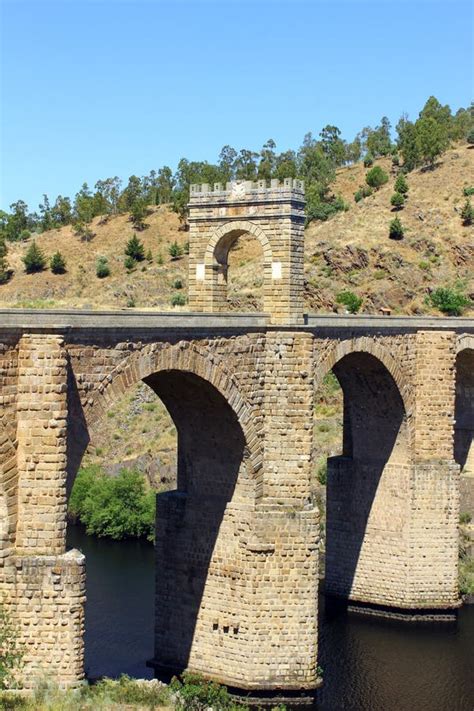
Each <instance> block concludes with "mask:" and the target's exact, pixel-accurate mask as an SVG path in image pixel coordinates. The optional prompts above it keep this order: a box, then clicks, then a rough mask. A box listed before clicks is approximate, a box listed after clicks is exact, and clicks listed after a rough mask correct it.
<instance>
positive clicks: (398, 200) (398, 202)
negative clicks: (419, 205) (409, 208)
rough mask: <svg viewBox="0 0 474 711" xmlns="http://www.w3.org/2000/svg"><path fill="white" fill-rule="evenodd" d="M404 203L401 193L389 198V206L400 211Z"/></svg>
mask: <svg viewBox="0 0 474 711" xmlns="http://www.w3.org/2000/svg"><path fill="white" fill-rule="evenodd" d="M404 202H405V198H404V197H403V195H402V194H401V193H393V195H392V197H391V198H390V204H391V205H392V206H393V207H394V208H395V209H396V210H400V209H401V208H402V207H403V204H404Z"/></svg>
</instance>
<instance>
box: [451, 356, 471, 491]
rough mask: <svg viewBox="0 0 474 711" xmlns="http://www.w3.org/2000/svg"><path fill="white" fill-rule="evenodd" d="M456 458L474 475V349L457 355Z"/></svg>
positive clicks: (463, 467) (465, 470)
mask: <svg viewBox="0 0 474 711" xmlns="http://www.w3.org/2000/svg"><path fill="white" fill-rule="evenodd" d="M454 419H455V425H454V459H455V461H456V462H457V463H458V464H459V465H460V467H461V472H462V474H464V475H465V476H473V477H474V350H473V349H472V348H465V349H463V350H461V351H460V352H459V353H458V354H457V357H456V395H455V405H454Z"/></svg>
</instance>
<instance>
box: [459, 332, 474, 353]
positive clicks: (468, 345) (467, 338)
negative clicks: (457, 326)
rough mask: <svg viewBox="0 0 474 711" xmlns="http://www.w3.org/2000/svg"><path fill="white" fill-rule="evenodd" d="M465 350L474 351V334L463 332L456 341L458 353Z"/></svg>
mask: <svg viewBox="0 0 474 711" xmlns="http://www.w3.org/2000/svg"><path fill="white" fill-rule="evenodd" d="M464 350H472V351H474V334H472V333H463V334H462V335H460V336H458V338H457V341H456V354H458V353H461V351H464Z"/></svg>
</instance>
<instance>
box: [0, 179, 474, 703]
mask: <svg viewBox="0 0 474 711" xmlns="http://www.w3.org/2000/svg"><path fill="white" fill-rule="evenodd" d="M216 188H221V186H216ZM244 188H245V186H244ZM290 188H291V189H290ZM259 190H260V193H259V192H258V191H259ZM275 191H276V196H277V198H275V200H273V197H274V196H273V193H275ZM287 193H288V197H285V196H286V194H287ZM262 195H263V198H262ZM301 195H302V193H301V186H299V185H298V186H297V189H296V193H295V191H294V190H293V188H292V187H291V186H290V187H288V186H285V187H284V188H279V189H277V188H276V187H275V186H272V187H271V188H270V189H266V188H264V187H256V188H254V187H253V186H247V187H246V188H245V189H244V190H242V191H241V192H238V191H237V189H236V188H234V187H233V186H231V188H230V190H227V191H222V190H221V189H216V190H214V191H210V194H208V192H207V191H206V190H204V191H202V190H201V191H198V193H197V197H196V198H195V200H196V201H197V203H198V204H199V205H204V207H205V208H206V211H209V210H211V208H210V207H209V205H211V206H212V204H213V202H212V201H217V207H216V208H215V209H216V210H217V211H218V217H219V219H216V222H215V224H214V223H213V226H212V227H209V225H207V226H204V227H203V225H202V223H201V222H200V223H199V232H198V235H197V236H196V234H195V233H194V232H193V229H194V228H193V224H194V223H193V221H192V220H193V218H194V217H196V213H195V212H193V208H192V205H193V202H191V252H190V270H191V274H190V298H191V306H192V308H193V309H194V311H196V312H197V313H189V314H184V313H181V314H179V313H172V314H157V313H153V312H142V313H140V312H136V311H129V312H79V311H77V312H73V311H71V312H61V311H47V312H46V311H43V312H38V311H13V310H10V311H5V310H4V311H0V398H1V406H2V409H1V418H0V594H1V596H2V599H3V602H4V604H5V605H6V606H7V608H8V609H9V610H10V612H11V614H12V616H13V618H14V619H15V620H16V622H17V624H18V625H19V629H20V636H21V640H22V642H23V644H24V650H25V657H24V661H25V667H24V671H23V683H24V684H25V685H26V686H28V685H31V684H32V683H33V680H34V679H35V678H36V677H37V676H38V675H41V674H42V673H43V672H44V671H46V672H47V673H49V674H50V675H52V676H53V677H54V678H56V679H57V680H58V681H60V682H61V683H62V684H75V683H77V682H78V681H80V680H81V679H82V678H83V675H84V670H83V604H84V595H85V562H84V558H83V556H82V555H81V554H79V552H77V551H69V552H66V549H65V532H66V505H67V497H68V494H69V492H70V490H71V486H72V483H73V480H74V477H75V475H76V472H77V470H78V467H79V465H80V462H81V458H82V456H83V454H84V452H85V450H86V447H87V445H88V442H89V440H90V439H91V438H92V437H93V435H94V432H95V431H97V430H98V429H100V427H101V423H102V422H103V419H104V417H106V413H107V411H108V410H109V409H110V408H111V407H113V404H114V402H115V401H116V400H117V398H119V397H121V396H122V394H123V393H125V392H126V391H127V389H128V388H130V387H132V386H133V385H135V384H136V383H138V382H140V381H143V382H145V383H146V384H147V385H149V386H150V387H151V388H152V389H153V390H154V391H155V392H156V394H157V395H158V396H159V397H160V398H161V400H162V401H163V403H164V404H165V406H166V407H167V409H168V411H169V413H170V415H171V417H172V419H173V420H174V423H175V425H176V428H177V432H178V457H177V459H178V481H177V490H176V491H172V492H168V493H166V494H160V495H158V498H157V528H156V570H157V575H156V628H155V632H156V633H155V658H154V660H153V664H154V665H155V666H156V667H157V668H159V669H165V670H166V669H169V670H182V669H185V668H188V669H191V670H195V671H199V672H202V673H203V674H205V675H206V676H209V677H211V678H215V679H218V680H219V681H222V682H224V683H227V684H228V685H230V686H232V687H236V688H242V689H247V690H253V689H257V690H264V691H269V692H271V691H272V690H277V689H279V690H280V689H283V690H304V689H311V688H314V687H315V686H317V684H318V683H319V679H318V674H317V621H318V608H317V590H318V544H319V537H320V520H319V511H318V508H317V505H316V503H315V501H313V499H312V493H311V486H310V484H311V476H312V473H313V471H314V465H315V463H314V462H313V461H312V452H313V437H314V433H313V413H314V403H315V398H316V397H317V396H318V390H319V388H320V386H321V384H322V381H323V378H324V377H325V375H326V374H327V373H328V372H329V371H331V370H332V371H333V372H334V373H335V375H336V377H337V379H338V380H339V382H340V384H341V386H342V389H343V393H344V435H343V452H342V455H341V456H339V457H334V458H331V459H330V460H329V467H328V491H327V534H326V538H327V548H326V579H325V589H326V592H327V593H328V594H331V595H334V596H337V597H341V598H343V599H344V600H349V601H350V602H352V603H354V604H357V605H361V606H371V608H372V609H375V610H380V611H387V610H394V611H395V612H400V611H405V612H407V613H413V612H416V613H417V614H418V613H422V612H423V611H424V612H426V613H430V614H431V613H433V611H438V612H440V611H441V612H443V613H447V612H450V611H453V610H455V609H456V608H457V606H458V605H459V592H458V583H457V557H458V517H459V479H460V470H461V468H463V467H464V468H469V467H471V468H473V467H472V465H473V458H474V452H473V448H472V437H473V433H474V367H473V364H474V322H473V320H471V319H461V318H459V319H449V318H439V319H437V318H406V317H365V316H360V317H357V316H330V317H324V316H322V317H311V316H309V317H304V316H303V310H302V301H301V299H302V258H303V257H302V249H300V247H301V239H302V230H301V229H300V227H301V220H300V214H299V212H298V210H299V209H300V208H299V207H298V206H299V205H300V203H301V199H302V198H301ZM261 198H262V200H263V201H264V203H265V204H264V206H263V207H262V208H260V207H259V202H258V201H259V200H260V199H261ZM221 199H222V200H224V202H225V204H224V206H222V205H221V204H220V201H221ZM287 199H288V200H289V204H286V203H285V200H287ZM293 200H294V202H295V205H296V207H295V205H293V204H292V201H293ZM232 201H234V203H235V204H234V203H233V202H232ZM239 201H240V203H239ZM229 205H230V206H231V207H232V205H233V207H232V210H233V211H234V212H235V211H237V217H238V219H237V218H236V215H235V214H232V215H229V214H228V213H227V212H226V210H230V207H229ZM239 205H240V208H239ZM255 205H256V207H255ZM282 205H283V206H282ZM253 207H255V210H253ZM244 208H245V209H246V210H247V212H249V213H251V214H247V213H246V212H245V209H244ZM250 208H252V210H253V211H250ZM273 208H274V209H275V210H280V212H276V213H275V214H277V216H278V215H280V217H281V215H283V217H281V220H282V222H281V224H280V226H279V229H278V230H275V233H274V234H275V235H276V237H274V238H271V234H272V233H271V230H270V227H269V226H268V225H269V224H270V225H271V224H273V223H272V221H271V220H270V219H269V218H268V213H269V211H270V213H271V209H273ZM196 209H197V210H198V214H200V213H199V210H200V209H201V208H200V207H199V208H196ZM212 209H214V208H212ZM239 209H241V213H242V214H240V213H239V212H238V210H239ZM259 210H265V215H267V217H265V219H268V224H267V223H265V220H264V219H263V218H262V219H261V220H260V222H258V219H257V218H258V217H259V215H261V212H259ZM206 214H207V212H206ZM244 217H245V219H244ZM250 217H251V218H252V220H253V221H252V222H250ZM208 218H209V215H208V214H207V217H206V219H208ZM247 218H249V219H248V220H247ZM278 219H280V218H278ZM295 224H296V228H295V230H294V231H292V230H293V226H294V225H295ZM226 225H228V230H227V231H226V227H225V226H226ZM262 225H263V226H262ZM245 231H249V232H250V233H252V234H254V235H256V236H257V238H258V239H263V237H262V235H265V234H267V235H270V237H268V244H267V243H266V242H265V249H266V250H267V256H266V259H267V264H266V273H265V279H266V281H268V284H266V287H265V288H266V290H265V295H266V297H265V298H266V309H267V312H266V313H265V314H254V315H250V314H246V315H232V314H218V313H215V312H216V311H220V310H222V305H223V299H224V295H225V292H224V291H223V289H224V287H225V278H226V259H227V256H226V255H227V253H228V250H229V248H230V246H231V244H232V240H233V239H235V238H236V237H237V236H239V235H240V234H242V233H243V232H245ZM209 232H210V233H211V236H210V237H209ZM204 235H208V237H207V238H206V239H204ZM295 235H296V236H295ZM209 244H211V247H209ZM200 245H201V247H202V249H201V247H200ZM272 245H273V247H272ZM216 255H217V256H216ZM206 310H207V311H210V312H211V313H205V311H206ZM200 311H201V313H199V312H200ZM124 614H126V611H124Z"/></svg>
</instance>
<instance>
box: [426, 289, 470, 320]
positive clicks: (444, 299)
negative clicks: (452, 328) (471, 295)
mask: <svg viewBox="0 0 474 711" xmlns="http://www.w3.org/2000/svg"><path fill="white" fill-rule="evenodd" d="M429 302H430V303H431V305H432V306H434V307H435V308H436V309H439V310H440V311H441V312H442V313H444V314H447V315H448V316H460V315H461V314H462V312H463V311H464V309H465V308H466V306H469V305H470V303H471V302H470V299H468V298H467V296H466V295H465V294H463V293H462V291H460V290H459V289H451V288H450V287H439V288H438V289H435V290H434V291H432V292H431V294H430V295H429Z"/></svg>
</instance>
